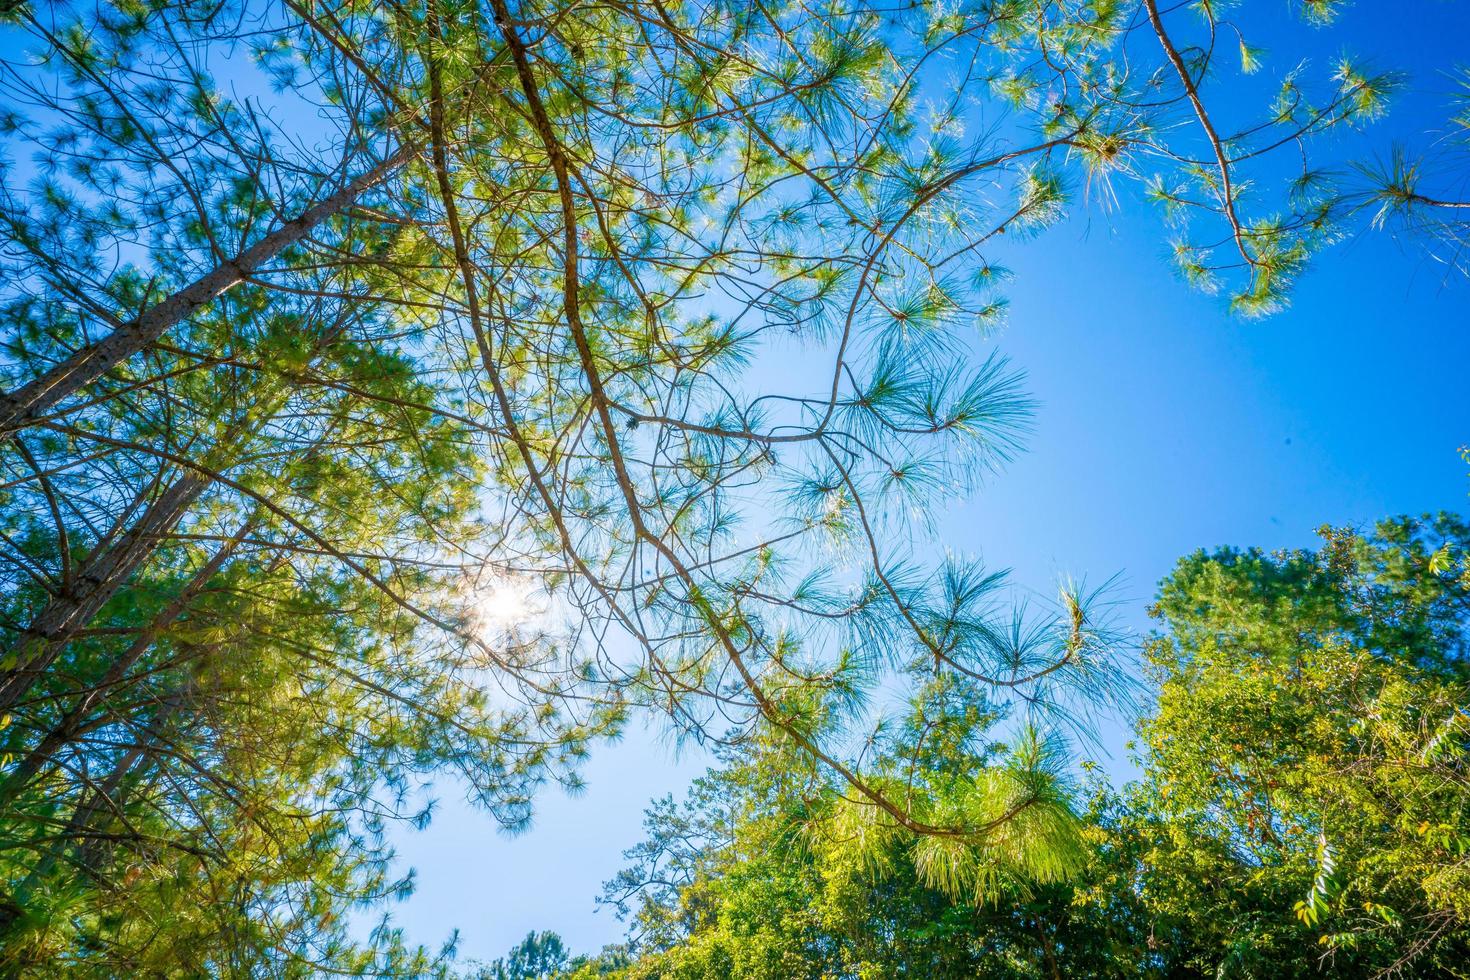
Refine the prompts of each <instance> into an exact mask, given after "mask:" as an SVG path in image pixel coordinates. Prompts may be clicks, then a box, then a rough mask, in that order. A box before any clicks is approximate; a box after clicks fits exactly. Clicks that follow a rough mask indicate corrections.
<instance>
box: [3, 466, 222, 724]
mask: <svg viewBox="0 0 1470 980" xmlns="http://www.w3.org/2000/svg"><path fill="white" fill-rule="evenodd" d="M209 485H210V479H209V477H207V476H204V475H203V474H202V473H194V472H190V473H186V474H185V475H184V476H181V477H179V478H178V479H177V480H175V481H174V482H173V483H172V484H170V485H169V486H168V488H167V489H165V490H164V491H163V493H161V494H159V495H158V496H157V497H156V498H155V499H154V500H153V501H152V502H151V503H150V504H149V505H148V508H147V510H145V511H144V512H143V516H142V517H140V518H138V520H137V521H135V522H134V523H133V526H132V527H130V528H128V529H127V530H126V531H124V532H123V533H122V535H121V536H119V537H118V539H117V540H116V541H114V542H113V543H111V544H110V545H107V546H106V547H104V548H102V549H100V550H99V551H97V552H95V553H94V554H93V555H92V557H91V558H90V560H88V562H87V563H86V565H84V566H83V567H82V569H81V570H80V572H79V574H78V575H77V576H76V580H75V581H74V582H73V583H72V587H71V589H70V590H69V591H68V592H65V593H63V594H61V595H58V596H55V597H53V598H52V599H51V601H50V602H48V603H47V604H46V606H45V608H43V609H42V610H41V612H40V613H39V614H37V616H36V618H35V619H33V620H32V621H31V623H30V625H29V626H27V627H26V628H25V630H24V631H22V633H21V635H20V637H19V638H18V639H17V640H16V641H15V643H14V644H13V645H12V646H11V648H10V650H9V651H7V653H6V656H5V657H4V662H5V663H7V664H9V665H10V666H9V668H8V669H6V670H4V671H3V672H0V715H5V714H9V713H10V711H11V709H12V708H14V707H15V705H16V704H17V703H18V702H19V701H20V700H21V699H22V698H23V697H25V695H26V692H28V691H29V690H30V689H31V686H32V685H33V684H34V683H35V682H36V681H37V680H38V679H39V678H40V677H41V675H42V674H44V673H45V671H46V668H48V667H50V666H51V664H52V662H53V661H55V659H56V658H57V656H59V655H60V653H61V651H62V649H63V648H64V647H65V646H66V644H67V642H68V641H69V640H70V639H71V638H72V637H73V636H75V635H76V632H77V631H78V630H80V629H82V628H84V627H85V626H86V625H87V623H89V622H91V620H92V617H93V616H95V615H97V613H98V611H99V610H101V608H102V607H103V606H104V605H106V603H107V601H108V600H109V599H111V598H112V597H113V596H114V595H116V594H117V591H118V590H119V589H121V588H122V587H123V585H125V584H126V583H127V581H128V579H129V578H130V577H131V576H132V574H133V572H135V571H136V570H137V569H138V567H139V566H140V565H142V564H143V562H144V561H145V560H147V558H148V556H149V555H151V554H153V552H154V551H155V550H156V549H157V547H158V542H159V541H160V540H161V539H162V538H163V537H164V536H165V535H167V534H168V533H169V532H170V531H171V530H173V528H174V526H175V525H176V524H178V522H179V521H180V520H181V519H182V518H183V516H184V514H185V513H186V512H187V511H188V509H189V508H190V507H191V506H193V504H194V501H196V500H198V499H199V495H200V494H202V493H203V492H204V491H205V490H206V489H208V487H209Z"/></svg>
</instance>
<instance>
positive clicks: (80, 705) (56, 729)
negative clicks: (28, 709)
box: [0, 520, 254, 811]
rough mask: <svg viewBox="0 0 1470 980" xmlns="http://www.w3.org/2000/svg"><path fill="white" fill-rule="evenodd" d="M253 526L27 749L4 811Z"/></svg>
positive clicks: (5, 793) (4, 795)
mask: <svg viewBox="0 0 1470 980" xmlns="http://www.w3.org/2000/svg"><path fill="white" fill-rule="evenodd" d="M252 527H254V521H253V520H251V521H246V522H245V523H244V524H243V525H242V526H241V528H240V530H239V531H237V532H236V533H235V534H234V536H233V537H231V538H230V539H229V540H227V541H225V542H224V544H222V545H220V546H219V548H217V549H216V550H215V553H214V554H213V555H211V556H210V558H209V561H207V562H205V563H204V564H203V565H202V566H200V568H199V570H198V571H196V572H195V573H194V574H193V576H192V577H191V578H190V579H189V581H188V582H187V583H186V584H185V585H184V588H183V589H182V590H181V591H180V592H179V594H178V595H177V596H175V597H174V599H173V601H172V602H170V603H169V604H168V605H167V606H165V607H164V608H163V609H161V610H159V612H158V614H157V615H156V616H154V617H153V620H152V621H151V622H150V623H149V624H148V625H147V626H146V627H144V628H143V630H142V631H141V632H139V634H138V635H137V636H136V637H134V638H133V642H132V643H130V644H128V647H127V649H126V650H124V651H123V652H122V653H121V654H120V655H119V656H118V658H117V659H116V660H114V661H113V662H112V665H111V666H109V667H108V668H107V672H106V673H105V674H103V675H102V677H101V678H100V679H98V681H97V682H96V683H95V684H94V685H93V686H92V687H91V688H90V689H89V690H87V691H86V692H85V693H84V694H83V695H82V696H81V697H80V698H79V699H78V700H77V702H76V704H74V705H72V707H71V709H70V710H68V711H67V712H66V714H65V715H63V716H62V717H61V720H60V721H58V722H57V723H56V724H55V725H53V726H52V727H51V730H50V731H48V732H47V733H46V735H45V736H44V737H43V738H42V739H41V741H40V742H39V743H38V744H37V745H36V747H35V748H33V749H32V750H31V751H30V752H28V753H26V755H25V757H24V758H23V759H21V761H20V762H19V763H18V764H17V765H16V766H15V768H14V769H12V770H11V771H10V772H9V773H8V774H7V775H6V777H5V782H4V785H3V788H0V811H3V810H4V809H5V808H6V807H8V806H9V805H10V804H11V803H12V802H13V801H14V800H15V799H16V797H18V796H19V795H20V794H21V793H22V792H23V791H24V790H25V788H26V786H27V785H28V784H29V783H30V781H31V780H32V779H33V778H34V777H35V775H36V773H38V772H40V771H41V769H42V767H44V766H45V765H46V764H47V763H48V762H50V760H51V758H52V757H53V756H54V755H55V754H56V753H57V751H58V750H60V749H61V748H62V747H63V746H65V745H67V744H69V743H70V742H71V741H72V740H73V739H74V738H75V737H76V735H77V733H78V732H79V731H81V730H82V727H83V726H84V725H85V724H86V723H87V720H88V716H89V715H91V713H92V711H93V709H94V708H96V707H97V705H98V704H100V703H102V702H103V701H105V700H106V699H107V698H108V697H109V696H110V695H111V693H112V691H113V689H114V688H115V687H116V686H117V685H118V684H119V683H120V682H121V681H122V679H123V678H124V677H125V676H126V675H127V672H128V671H129V670H131V669H132V667H133V665H134V664H136V663H137V662H138V661H139V660H140V659H142V657H143V655H144V654H145V653H147V652H148V651H149V650H150V649H151V648H152V647H153V644H154V643H156V642H158V638H159V636H161V635H162V634H163V631H164V630H166V629H168V628H169V627H170V626H172V625H173V624H174V623H175V622H176V621H177V620H178V618H179V617H180V616H181V615H183V613H184V611H185V610H186V609H188V607H189V604H190V603H191V602H193V601H194V599H195V597H196V596H198V595H199V593H200V592H201V591H203V590H204V587H205V586H206V585H208V584H209V581H210V579H212V578H214V576H215V574H216V573H218V572H219V570H220V569H221V568H223V567H224V564H225V562H226V561H228V560H229V557H230V556H231V555H232V554H234V552H235V549H236V548H238V547H239V546H240V543H241V542H242V541H243V540H244V539H245V536H246V535H247V534H248V533H249V532H250V530H251V528H252Z"/></svg>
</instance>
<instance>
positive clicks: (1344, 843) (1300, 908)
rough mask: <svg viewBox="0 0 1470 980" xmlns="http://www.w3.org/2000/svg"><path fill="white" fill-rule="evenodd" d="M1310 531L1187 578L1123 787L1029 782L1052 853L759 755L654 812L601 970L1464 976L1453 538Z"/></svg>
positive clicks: (611, 894) (1448, 527)
mask: <svg viewBox="0 0 1470 980" xmlns="http://www.w3.org/2000/svg"><path fill="white" fill-rule="evenodd" d="M1323 534H1324V536H1325V539H1326V543H1325V545H1324V547H1323V548H1322V549H1321V550H1320V551H1317V552H1310V551H1293V552H1284V553H1280V554H1275V555H1266V554H1263V553H1260V552H1257V551H1244V552H1241V551H1234V550H1225V551H1221V552H1217V553H1215V554H1205V553H1199V554H1196V555H1192V556H1190V557H1188V558H1186V559H1184V560H1183V561H1181V562H1180V564H1179V566H1178V568H1177V569H1176V571H1175V572H1174V574H1173V575H1172V576H1171V577H1170V578H1169V579H1168V580H1166V581H1165V582H1164V583H1163V586H1162V588H1161V591H1160V595H1159V600H1158V604H1157V606H1156V609H1155V613H1156V615H1158V617H1159V618H1160V621H1161V624H1162V626H1163V629H1162V630H1161V632H1160V633H1158V634H1157V635H1156V636H1154V637H1153V638H1152V639H1151V641H1150V642H1149V644H1148V647H1147V660H1148V669H1149V672H1150V674H1151V677H1152V679H1153V680H1154V681H1156V682H1157V684H1158V702H1157V708H1156V710H1155V711H1154V712H1153V713H1152V714H1151V716H1150V717H1148V718H1147V719H1146V720H1144V721H1143V722H1142V724H1141V727H1140V736H1141V739H1142V741H1141V746H1140V747H1141V749H1142V756H1141V759H1140V761H1141V763H1142V775H1141V777H1140V778H1139V779H1138V780H1136V781H1134V782H1132V783H1130V784H1128V785H1127V786H1125V787H1123V788H1122V789H1121V790H1112V789H1109V788H1108V787H1107V786H1106V785H1105V784H1103V783H1101V782H1098V781H1094V782H1092V783H1091V785H1090V786H1089V787H1088V789H1087V798H1088V799H1089V800H1090V802H1089V804H1088V806H1087V808H1086V809H1085V810H1083V811H1082V812H1077V811H1076V810H1074V809H1072V808H1073V807H1075V806H1076V804H1075V803H1073V802H1071V801H1072V800H1074V799H1076V796H1077V792H1076V790H1075V789H1072V788H1070V787H1069V783H1068V781H1067V780H1066V779H1065V777H1064V775H1062V774H1057V773H1051V774H1050V775H1047V776H1046V777H1045V778H1046V779H1047V781H1048V790H1047V792H1048V793H1049V794H1051V796H1050V799H1051V800H1052V801H1053V803H1052V807H1051V810H1050V812H1051V814H1052V815H1053V818H1061V819H1063V820H1064V821H1065V822H1066V827H1067V829H1066V831H1065V832H1064V833H1062V834H1060V835H1059V834H1057V833H1056V827H1055V826H1053V827H1052V829H1051V830H1050V831H1048V830H1047V829H1046V828H1045V827H1037V826H1035V825H1033V826H1030V827H1027V828H1026V830H1025V831H1024V832H1017V833H1015V834H1012V832H1011V831H1012V830H1014V829H1015V828H1018V827H1020V826H1021V823H1020V822H1019V821H1017V822H1014V823H1009V824H1007V825H1005V826H1006V828H1007V829H1005V830H1002V831H1001V832H1000V833H999V834H998V835H996V836H995V837H994V838H990V839H984V838H979V839H969V840H951V839H943V838H939V839H936V838H934V837H919V836H915V835H913V834H909V833H905V832H901V831H897V830H885V829H883V828H882V827H881V824H879V823H877V822H874V821H869V822H868V823H866V824H865V823H863V822H862V821H859V820H854V819H852V818H851V817H850V816H849V814H850V813H851V811H852V809H853V808H852V807H851V806H850V805H848V804H844V802H843V801H842V797H841V795H840V793H837V792H836V790H837V789H838V788H837V787H833V786H825V785H822V784H821V783H820V782H818V783H815V784H814V783H813V782H811V781H810V780H809V779H808V780H806V781H802V782H800V783H798V784H797V785H792V784H791V780H792V779H793V773H794V771H795V770H796V769H797V766H795V765H793V763H792V762H791V761H790V760H787V759H783V758H782V757H781V754H780V752H779V751H777V750H776V748H775V747H771V748H768V749H767V750H766V751H765V752H763V753H761V754H758V755H756V756H754V757H748V756H741V757H739V758H736V759H732V760H731V761H730V762H729V764H727V765H726V766H725V768H723V769H721V770H718V771H715V772H712V773H711V774H710V775H709V776H707V777H705V778H704V779H702V780H699V781H698V782H696V784H695V786H694V789H693V791H692V792H691V795H690V798H689V800H688V801H687V802H686V803H684V804H683V805H682V806H676V805H675V804H674V803H673V801H672V800H664V801H661V802H659V803H657V804H655V805H654V807H653V808H651V809H650V810H649V811H648V820H647V829H648V833H649V836H648V839H647V840H646V841H645V842H644V843H643V844H640V845H639V846H638V847H636V848H634V849H633V850H632V851H630V852H628V857H629V858H630V859H631V862H632V863H631V864H630V866H629V867H628V868H627V869H626V870H624V871H623V872H622V873H621V874H620V875H619V876H618V877H617V878H615V879H614V880H613V881H611V882H609V883H608V885H607V888H606V895H605V898H606V900H607V901H610V902H612V903H613V904H614V905H615V906H616V907H617V908H618V909H619V911H620V912H621V913H623V914H625V915H630V916H631V917H632V918H631V923H632V931H631V938H632V939H633V941H634V944H635V947H636V949H637V950H638V951H639V952H640V953H641V955H640V956H639V957H638V959H637V960H636V961H635V962H634V963H633V965H632V966H631V967H629V968H628V969H627V970H626V971H625V973H623V974H621V975H624V976H628V977H715V976H720V977H727V976H728V977H778V976H781V977H802V976H810V977H830V976H853V977H890V976H909V975H923V976H935V977H962V976H997V977H1029V976H1101V977H1125V976H1219V977H1287V976H1303V977H1306V976H1320V975H1329V976H1343V977H1361V976H1378V975H1391V974H1394V973H1404V974H1407V975H1414V976H1460V975H1463V964H1464V957H1465V954H1466V952H1467V950H1470V920H1467V913H1470V908H1467V905H1466V896H1467V895H1470V881H1467V878H1466V875H1467V870H1466V867H1467V864H1466V856H1467V854H1470V807H1467V800H1470V794H1467V793H1466V792H1465V790H1466V769H1467V764H1470V710H1467V704H1470V667H1467V659H1466V653H1467V632H1466V630H1467V626H1470V617H1467V609H1470V605H1467V598H1470V590H1467V588H1466V583H1465V581H1464V580H1463V579H1462V578H1461V577H1460V576H1459V575H1458V573H1457V572H1456V571H1454V570H1446V569H1445V568H1443V567H1440V566H1439V565H1436V559H1435V556H1436V555H1439V554H1440V553H1441V552H1442V551H1443V550H1444V549H1446V548H1448V549H1449V552H1450V553H1451V554H1455V555H1461V554H1463V553H1464V549H1465V547H1466V545H1467V544H1470V526H1467V525H1466V524H1465V523H1464V522H1463V521H1461V520H1460V519H1458V518H1455V517H1451V516H1448V515H1441V516H1439V517H1436V518H1425V519H1422V520H1410V519H1397V520H1392V521H1387V522H1384V523H1383V524H1381V525H1379V527H1378V529H1377V531H1376V532H1375V533H1373V534H1371V535H1364V534H1358V533H1354V532H1349V531H1342V530H1334V529H1330V528H1324V529H1323ZM1441 565H1442V563H1441ZM973 723H974V725H975V726H976V727H978V729H979V731H981V732H983V731H984V730H985V728H986V726H987V721H986V720H985V719H983V718H981V719H974V721H973ZM917 730H918V729H915V731H917ZM960 730H961V728H960V726H955V727H954V728H953V729H952V731H953V732H955V733H958V732H959V731H960ZM970 731H971V732H973V731H974V729H973V728H972V729H970ZM932 734H933V736H934V740H933V742H932V744H928V745H927V746H926V747H925V748H924V749H923V751H922V752H921V753H919V754H921V755H922V757H923V760H924V762H923V768H922V770H921V772H922V773H923V775H922V776H921V777H920V779H921V783H920V786H923V783H924V782H927V784H928V786H930V787H932V786H936V785H944V784H945V783H946V782H947V781H948V780H949V779H950V778H951V777H956V776H959V775H961V774H963V776H964V778H965V779H966V780H967V781H969V782H970V783H972V784H977V783H978V784H984V785H992V784H993V782H992V781H995V780H1002V781H1003V780H1007V779H1010V778H1013V777H1011V776H1008V775H1007V773H1008V772H1010V771H1011V767H1012V766H1014V765H1016V764H1018V763H1020V764H1021V765H1022V766H1023V771H1025V772H1027V773H1030V774H1031V775H1030V776H1028V777H1027V778H1033V779H1034V778H1042V777H1041V776H1040V773H1042V772H1045V771H1046V770H1047V767H1046V766H1045V765H1044V764H1039V760H1037V759H1036V757H1035V753H1037V752H1038V751H1041V750H1042V749H1041V745H1042V744H1043V743H1040V742H1038V741H1037V740H1036V737H1035V736H1034V735H1032V734H1029V733H1027V734H1024V735H1023V736H1022V738H1021V740H1020V742H1019V743H1018V744H1017V745H1015V746H1012V747H1009V748H1008V747H1004V746H1000V745H987V744H983V743H981V742H979V741H976V740H975V738H976V737H961V738H958V739H955V738H947V737H945V732H944V730H943V729H936V730H934V731H933V733H932ZM902 741H903V740H902V739H899V740H898V743H902ZM895 747H896V748H897V743H896V746H895ZM901 751H902V750H900V752H901ZM885 764H886V763H885V762H884V760H883V758H882V755H881V754H880V755H879V757H878V759H877V760H875V763H874V768H875V770H877V771H882V770H883V768H884V766H885ZM921 792H922V789H918V790H916V795H919V794H920V793H921ZM936 862H943V863H942V865H941V866H940V867H939V868H938V869H936V868H935V863H936ZM977 882H980V883H982V884H983V885H984V887H983V888H978V889H977V887H976V883H977Z"/></svg>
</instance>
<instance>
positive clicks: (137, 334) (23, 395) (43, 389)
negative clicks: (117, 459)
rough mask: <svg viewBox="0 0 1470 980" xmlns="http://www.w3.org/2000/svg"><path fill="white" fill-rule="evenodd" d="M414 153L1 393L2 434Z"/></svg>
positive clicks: (140, 346)
mask: <svg viewBox="0 0 1470 980" xmlns="http://www.w3.org/2000/svg"><path fill="white" fill-rule="evenodd" d="M415 152H416V148H415V147H414V146H412V145H411V144H405V145H404V146H402V147H400V148H399V149H398V151H397V152H396V153H394V154H393V155H392V156H390V157H388V158H387V159H386V160H384V161H383V162H382V163H379V164H378V165H377V166H376V167H373V168H372V169H371V170H369V171H367V172H366V173H364V174H361V175H360V176H358V177H357V178H355V179H354V180H352V181H350V182H348V183H347V184H346V185H344V186H343V187H342V188H340V189H339V190H338V191H337V192H336V193H335V194H332V195H331V196H329V197H327V198H325V199H323V200H321V201H319V202H318V203H316V204H314V205H312V206H311V207H310V208H307V209H306V210H305V211H303V212H302V213H301V214H299V215H297V216H296V217H295V218H292V219H291V220H290V221H287V222H286V223H285V224H283V225H281V227H279V228H277V229H276V230H275V231H273V232H271V233H270V234H268V235H266V236H265V237H264V238H262V239H261V240H260V241H258V242H256V243H255V244H254V245H252V246H250V247H249V248H247V249H245V250H244V251H243V252H241V253H240V254H239V255H238V256H236V257H235V258H233V259H227V260H225V261H224V262H222V263H221V264H220V265H218V266H216V267H215V268H214V269H211V270H210V271H209V272H207V273H205V274H204V275H203V276H201V277H200V278H198V279H196V280H194V281H193V282H192V283H190V284H189V285H187V286H185V287H184V288H183V289H181V290H179V291H178V292H176V293H174V294H173V295H172V296H169V297H168V298H167V299H165V300H163V301H162V302H161V303H158V304H157V305H155V306H152V307H150V308H148V309H147V310H145V311H144V312H142V313H141V314H139V315H138V316H136V317H134V318H133V319H132V320H129V321H127V322H126V323H122V324H120V325H118V327H117V328H116V329H115V330H113V331H112V333H110V334H108V335H107V336H106V337H103V338H101V339H100V340H96V341H93V342H92V343H90V344H87V345H86V346H84V347H82V348H81V349H80V350H78V351H77V352H76V353H74V354H72V355H71V356H70V357H68V358H67V359H66V360H65V361H62V362H61V363H60V364H58V365H56V366H55V367H53V368H52V369H51V370H49V371H47V372H46V373H45V374H43V375H41V376H40V377H38V378H36V379H34V380H32V381H30V382H27V383H26V384H24V385H21V386H20V387H19V388H17V389H15V390H14V391H10V392H6V393H5V394H4V395H0V436H5V435H7V434H9V433H12V432H18V431H20V430H22V429H25V428H26V427H27V426H29V425H32V424H34V423H35V421H36V420H37V419H39V418H41V417H42V416H44V415H45V414H46V413H47V412H49V411H50V410H51V409H52V408H54V407H55V406H56V405H57V404H58V403H59V402H60V401H62V400H63V399H64V398H67V397H68V396H70V395H71V394H73V393H74V392H76V391H77V390H79V389H80V388H82V387H84V386H85V385H87V384H90V383H91V382H93V381H95V380H97V379H98V378H100V377H101V376H102V375H104V374H106V373H107V372H108V371H110V370H111V369H112V368H113V367H115V366H117V365H118V364H120V363H122V362H123V361H126V360H127V359H128V358H130V357H132V356H133V355H134V354H137V353H139V352H140V351H142V350H145V349H146V348H147V347H148V346H149V345H151V344H153V343H154V342H156V341H157V340H158V338H159V337H161V336H163V334H164V333H165V332H166V331H167V330H168V329H169V328H171V327H173V326H174V325H175V324H177V323H178V322H179V321H180V320H183V319H185V318H186V317H189V316H191V315H193V314H194V313H195V312H196V311H197V310H199V309H200V307H202V306H204V305H205V304H206V303H208V302H209V301H210V300H212V299H214V298H215V297H216V296H219V295H220V294H221V293H224V292H226V291H228V290H229V289H231V288H233V287H234V286H237V285H239V284H240V283H241V282H242V281H244V280H245V279H246V278H247V277H248V276H250V275H253V274H254V273H255V272H256V271H257V270H258V269H260V267H261V266H263V265H264V264H265V263H266V262H269V261H270V260H271V259H273V258H275V256H277V255H279V254H280V253H281V252H282V251H283V250H284V249H286V248H287V247H288V246H290V245H294V244H295V243H297V242H299V241H301V240H302V239H304V238H305V237H306V236H307V235H308V234H309V233H310V232H311V231H312V230H313V229H314V228H316V227H317V226H318V225H320V224H321V223H322V222H323V221H325V220H327V219H328V218H330V217H332V216H333V215H335V214H338V213H340V212H341V211H343V210H344V209H346V208H347V207H348V206H350V205H351V204H352V203H353V202H355V201H356V200H357V198H358V197H360V196H361V195H362V194H363V192H364V191H366V190H367V189H368V188H370V187H372V186H373V185H375V184H377V183H379V182H380V181H382V180H383V179H384V178H385V177H387V176H388V175H389V174H390V173H392V172H393V171H394V170H396V169H397V168H399V167H400V166H402V165H403V164H404V163H406V162H407V161H408V160H409V159H410V158H412V156H413V155H414V153H415Z"/></svg>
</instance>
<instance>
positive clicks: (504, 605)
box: [464, 575, 546, 635]
mask: <svg viewBox="0 0 1470 980" xmlns="http://www.w3.org/2000/svg"><path fill="white" fill-rule="evenodd" d="M542 598H543V597H542V595H541V592H540V590H539V589H538V587H537V583H536V581H535V580H534V579H531V578H528V577H525V576H519V575H495V576H487V577H485V578H483V579H481V580H479V581H477V582H472V583H470V584H468V586H467V587H466V588H465V591H464V603H465V611H466V613H467V614H468V616H469V619H470V622H471V623H472V624H473V626H474V627H475V629H476V631H478V632H480V633H482V634H495V635H500V634H503V633H514V632H517V631H518V630H520V629H521V628H522V627H524V626H526V625H527V624H529V623H531V622H532V621H535V620H538V619H540V618H541V617H542V616H543V615H544V614H545V612H546V609H545V604H544V602H543V601H541V600H542Z"/></svg>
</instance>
